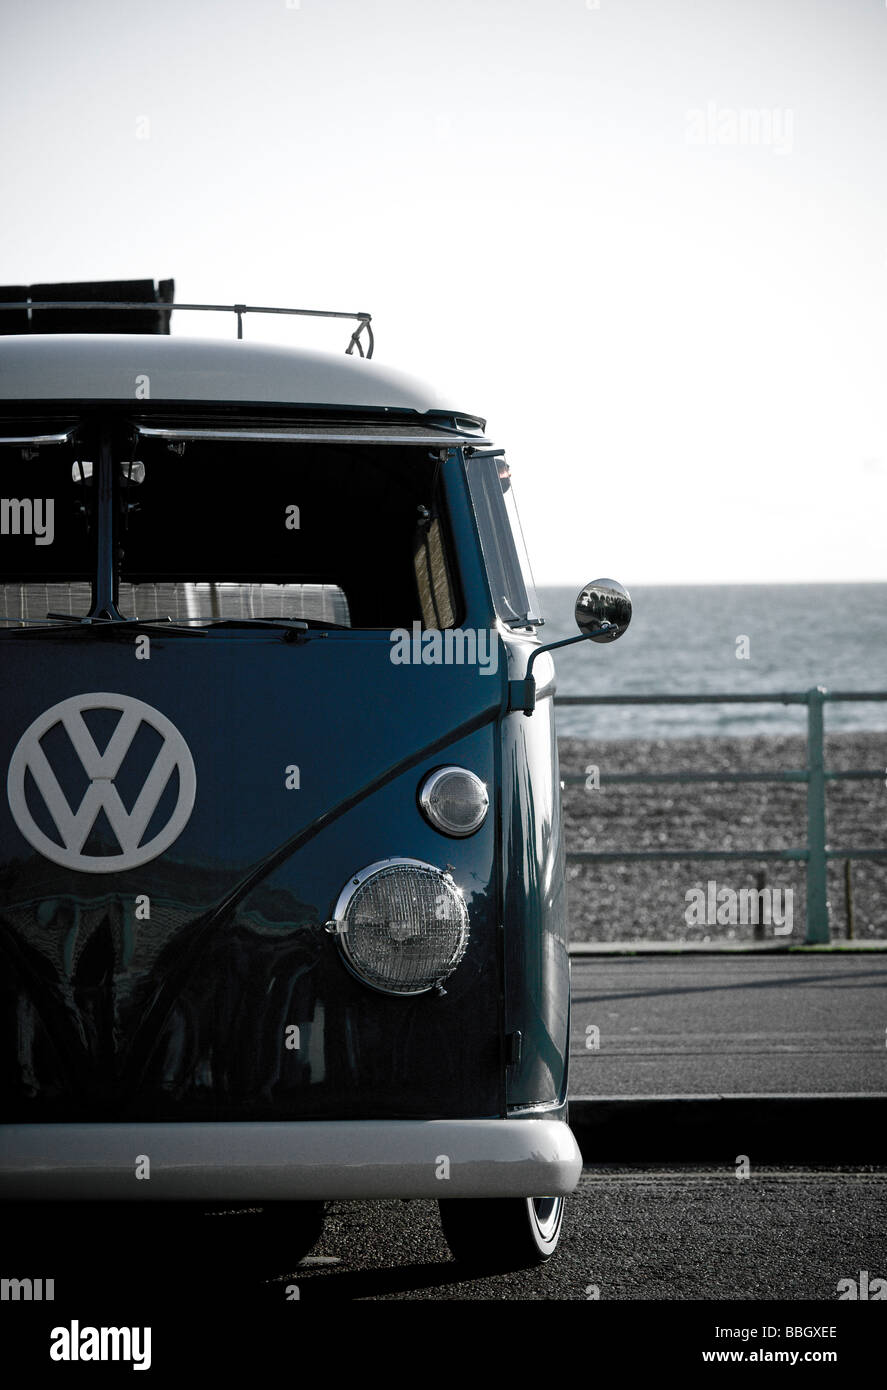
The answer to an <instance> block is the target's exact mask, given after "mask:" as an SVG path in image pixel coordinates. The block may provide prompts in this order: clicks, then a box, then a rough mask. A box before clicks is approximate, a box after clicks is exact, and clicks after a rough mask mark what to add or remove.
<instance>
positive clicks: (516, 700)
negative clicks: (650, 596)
mask: <svg viewBox="0 0 887 1390" xmlns="http://www.w3.org/2000/svg"><path fill="white" fill-rule="evenodd" d="M612 626H613V624H612V623H604V624H603V625H602V626H601V627H596V628H595V630H594V632H580V633H579V635H578V636H577V637H564V638H562V639H561V641H560V642H546V644H545V646H544V647H536V648H535V649H534V651H533V652H531V654H530V659H529V661H528V662H527V672H526V675H525V677H524V679H523V680H522V681H509V682H508V708H509V710H518V709H519V710H523V712H524V714H532V713H533V710H534V709H535V708H536V678H535V676H534V675H533V662H534V661H535V660H536V657H537V656H541V655H542V653H543V652H553V651H556V650H557V648H558V647H572V645H573V643H574V642H589V641H590V640H591V638H592V637H600V636H601V635H602V634H603V633H605V632H609V631H610V628H611V627H612Z"/></svg>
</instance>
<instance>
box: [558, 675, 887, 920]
mask: <svg viewBox="0 0 887 1390" xmlns="http://www.w3.org/2000/svg"><path fill="white" fill-rule="evenodd" d="M884 700H887V691H884V690H831V691H829V690H826V689H825V687H824V686H821V685H818V686H816V687H815V688H814V689H812V690H805V691H800V692H779V693H773V694H750V695H721V694H715V695H558V696H556V697H555V704H556V705H765V704H774V705H775V704H780V705H806V706H807V766H806V767H805V768H800V769H794V770H791V771H785V772H621V773H619V772H617V773H611V774H610V775H608V776H607V779H606V780H607V781H608V782H612V783H616V782H654V783H655V782H806V783H807V844H806V847H805V848H802V849H801V848H799V849H740V850H713V849H667V850H613V851H609V850H603V851H591V850H572V851H568V853H567V862H568V863H571V864H595V863H613V862H619V861H623V860H632V859H634V860H643V859H647V860H657V859H658V860H694V859H696V860H702V859H745V860H750V859H757V860H760V859H780V860H796V861H800V862H802V863H805V864H806V865H807V936H806V944H807V945H811V946H812V945H823V944H826V943H827V942H828V941H829V940H830V939H831V937H830V928H829V906H828V892H827V869H828V861H829V859H844V860H847V861H849V860H851V859H887V849H855V848H850V849H829V847H828V844H827V840H826V819H825V817H826V812H825V790H826V783H827V782H831V781H851V780H853V781H862V780H864V779H874V778H881V777H884V776H885V769H884V768H876V769H873V768H863V769H855V770H853V771H848V772H828V771H827V770H826V767H825V756H824V751H823V709H824V706H825V704H826V702H827V701H843V702H845V703H860V704H861V703H864V702H868V701H884ZM562 781H563V782H564V785H565V786H575V785H576V784H578V783H582V784H584V783H585V781H586V778H585V776H584V775H582V774H572V775H569V776H565V777H563V778H562Z"/></svg>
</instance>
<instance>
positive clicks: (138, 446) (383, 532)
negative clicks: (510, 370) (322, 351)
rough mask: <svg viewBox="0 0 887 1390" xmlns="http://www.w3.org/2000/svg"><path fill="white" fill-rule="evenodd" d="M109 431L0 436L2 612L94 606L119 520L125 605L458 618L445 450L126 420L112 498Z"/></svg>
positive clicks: (258, 616)
mask: <svg viewBox="0 0 887 1390" xmlns="http://www.w3.org/2000/svg"><path fill="white" fill-rule="evenodd" d="M4 433H5V434H7V435H11V434H12V433H13V432H12V431H11V430H3V431H0V436H2V434H4ZM99 433H100V431H97V432H96V434H95V435H91V433H90V430H89V429H83V430H81V431H80V432H79V433H78V434H77V436H76V439H75V440H74V441H73V442H72V443H70V444H66V445H64V446H61V447H60V446H58V445H55V446H52V447H49V446H41V447H39V448H26V447H20V446H18V445H16V446H13V445H11V444H10V445H6V446H5V447H0V466H2V467H3V470H4V471H3V491H4V493H5V494H8V496H6V497H4V499H3V500H2V511H0V522H2V537H0V619H2V620H3V625H4V626H9V625H12V624H18V625H22V624H28V623H32V622H40V621H45V620H46V619H47V615H55V616H56V617H62V616H65V615H67V616H70V617H75V618H76V617H83V616H85V615H87V614H88V613H89V612H90V605H91V602H92V598H93V592H94V590H93V572H94V569H95V567H96V565H97V564H101V549H102V547H101V544H100V539H99V537H100V533H101V532H102V530H103V528H105V529H107V527H109V526H110V527H112V528H113V534H114V543H113V548H110V547H107V548H106V549H107V554H108V556H109V557H110V558H109V560H108V564H109V565H113V585H114V588H115V590H116V604H117V608H118V610H119V613H120V614H121V615H122V616H123V617H126V618H136V617H138V618H139V619H143V620H146V621H147V620H151V619H165V618H170V619H172V620H173V622H175V623H187V624H194V625H199V624H201V623H208V622H218V621H225V620H231V621H243V620H247V621H249V620H265V621H267V620H269V619H272V620H273V619H281V620H288V621H293V620H307V621H309V622H311V623H312V624H314V623H319V624H323V625H325V626H333V627H359V628H384V629H386V630H388V631H390V630H391V629H393V628H396V627H409V626H410V625H411V624H412V623H413V622H414V621H418V622H420V623H421V624H422V625H423V626H425V627H450V626H455V625H456V623H457V622H458V620H459V617H460V612H461V604H460V600H459V597H458V592H457V588H456V583H455V574H456V570H455V565H454V563H453V559H452V551H451V545H450V541H449V531H448V525H447V519H446V514H445V509H444V506H443V503H442V497H441V488H440V479H439V475H440V468H441V464H440V453H439V451H437V450H435V451H431V450H428V449H427V448H420V447H415V448H414V447H410V446H401V445H397V446H394V447H391V446H385V445H361V444H355V445H351V444H341V445H340V444H326V443H323V444H316V443H309V444H303V443H289V442H277V441H274V442H267V441H251V440H249V439H247V440H237V441H230V440H212V439H198V440H181V441H175V440H173V441H169V440H167V439H157V438H141V437H139V438H137V442H136V443H135V445H133V443H132V432H131V430H129V431H127V432H126V433H125V434H124V433H123V432H122V431H120V430H117V431H116V433H115V436H114V439H113V442H112V444H111V446H110V448H109V449H108V450H107V457H108V458H109V459H110V460H111V463H110V470H111V473H112V480H111V486H110V493H109V495H110V497H111V500H110V502H109V503H108V506H107V508H106V510H105V511H104V512H103V511H102V510H101V506H100V503H99V493H100V491H101V488H100V486H99V482H100V468H99V464H98V463H97V460H98V458H99V455H100V453H101V444H100V440H99V438H98V434H99ZM101 476H104V474H102V475H101Z"/></svg>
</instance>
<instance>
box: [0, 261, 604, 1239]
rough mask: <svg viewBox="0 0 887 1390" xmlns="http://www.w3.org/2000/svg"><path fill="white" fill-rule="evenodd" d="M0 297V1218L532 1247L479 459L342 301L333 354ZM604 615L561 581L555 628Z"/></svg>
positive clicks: (549, 754) (557, 982) (484, 471)
mask: <svg viewBox="0 0 887 1390" xmlns="http://www.w3.org/2000/svg"><path fill="white" fill-rule="evenodd" d="M0 300H2V311H0V330H2V332H0V468H2V498H0V700H2V717H0V766H2V768H3V769H4V770H5V772H4V776H5V791H4V793H3V795H2V799H0V961H2V965H0V1037H2V1048H0V1092H2V1110H0V1121H2V1124H0V1198H2V1199H3V1200H5V1201H12V1202H31V1201H40V1202H43V1201H56V1202H62V1203H81V1202H102V1203H110V1202H127V1203H150V1204H155V1203H163V1204H167V1203H185V1202H188V1203H194V1204H204V1205H206V1204H216V1205H218V1204H222V1205H229V1206H231V1207H234V1208H237V1207H238V1206H245V1205H249V1206H253V1207H255V1206H259V1207H262V1208H264V1209H267V1210H268V1211H269V1212H271V1213H273V1216H274V1219H275V1220H277V1219H278V1218H280V1219H281V1220H282V1219H283V1218H284V1216H286V1219H287V1220H288V1221H289V1222H290V1226H289V1229H290V1231H291V1233H292V1241H293V1255H294V1256H298V1255H301V1254H304V1253H306V1251H307V1250H308V1249H309V1248H310V1246H311V1244H312V1243H313V1242H314V1241H315V1240H316V1238H317V1235H318V1233H319V1229H320V1221H321V1218H322V1213H323V1208H324V1203H326V1202H328V1201H330V1200H338V1199H367V1198H390V1197H395V1198H414V1197H419V1198H433V1199H436V1200H437V1201H438V1202H439V1204H440V1214H441V1221H442V1227H443V1232H444V1234H445V1237H446V1240H447V1242H448V1244H449V1246H450V1248H451V1249H452V1251H453V1253H454V1255H455V1256H456V1258H457V1259H460V1260H464V1261H468V1262H478V1261H491V1262H495V1263H499V1264H505V1265H508V1264H511V1265H515V1266H516V1265H520V1264H527V1263H532V1262H535V1261H541V1260H544V1259H546V1258H547V1257H548V1256H550V1255H551V1254H552V1252H553V1250H554V1248H555V1246H556V1244H557V1241H558V1236H559V1233H560V1229H561V1221H562V1217H563V1209H564V1199H565V1197H566V1196H567V1195H568V1194H569V1193H570V1192H571V1191H572V1189H573V1188H574V1187H575V1185H576V1183H577V1181H578V1178H579V1174H580V1168H581V1157H580V1153H579V1149H578V1147H577V1144H576V1142H575V1139H574V1137H573V1135H572V1134H571V1132H570V1129H569V1126H568V1121H567V1081H568V1055H569V1029H570V970H569V958H568V953H567V917H566V905H565V889H564V849H563V837H562V828H561V811H560V784H559V779H558V760H557V744H556V739H555V723H554V715H553V699H552V697H553V692H554V664H553V661H552V658H551V655H550V651H551V649H552V647H555V646H558V645H563V643H551V644H546V643H545V640H544V628H543V626H542V624H543V615H542V613H541V612H540V609H539V604H538V600H537V597H536V594H535V591H534V588H533V582H532V578H531V575H530V570H529V566H528V564H527V559H526V555H525V552H524V546H523V541H522V538H521V532H520V526H519V523H518V518H517V512H516V510H515V501H514V489H513V487H512V480H511V474H510V470H509V467H508V464H507V462H506V455H505V453H504V452H503V449H502V448H501V447H499V446H498V445H497V444H496V443H495V442H494V441H493V440H492V438H491V437H490V436H489V435H488V433H487V431H486V425H485V422H484V420H483V419H482V418H481V417H479V416H477V415H475V414H471V413H466V411H464V410H462V409H457V406H458V405H460V404H461V403H459V402H454V401H452V400H450V399H449V398H448V397H447V396H443V395H441V394H440V393H439V392H438V391H437V390H434V389H429V388H428V387H426V386H424V385H422V384H421V383H420V382H418V381H416V380H413V379H412V378H411V377H409V376H406V375H403V374H401V373H400V372H398V371H394V370H391V369H389V368H386V367H381V366H379V365H378V364H377V363H375V362H374V361H372V360H371V358H372V346H373V339H372V327H371V320H370V316H369V315H368V314H363V313H360V314H353V315H349V314H335V315H332V317H335V318H341V319H347V320H351V321H352V322H353V325H354V327H353V332H352V333H351V337H350V340H349V341H348V345H347V351H346V352H342V353H341V355H338V354H335V353H324V352H319V351H314V350H307V349H303V348H298V347H281V346H270V345H268V344H267V343H266V344H262V343H260V342H258V341H253V340H248V338H249V335H247V338H246V339H245V338H244V335H243V324H244V320H245V318H248V316H249V315H251V314H255V313H257V312H274V313H288V312H289V313H292V314H293V315H297V314H299V313H307V312H313V311H298V310H293V311H286V310H268V311H263V310H261V309H258V310H257V309H253V308H251V307H250V306H246V305H234V306H220V305H211V306H194V305H176V304H175V302H174V297H173V293H172V283H171V282H161V284H160V285H159V286H158V285H155V284H154V282H153V281H148V282H114V283H112V284H107V283H106V284H98V285H82V284H78V285H65V286H61V285H54V286H34V287H22V286H19V287H7V288H5V289H3V290H2V291H0ZM198 308H203V309H204V311H205V312H207V313H219V312H222V311H227V312H230V313H231V314H232V315H233V316H234V319H235V320H236V335H237V336H236V337H235V336H234V323H232V336H231V338H230V339H228V340H224V339H219V338H208V339H204V338H193V337H187V336H179V335H178V334H176V335H173V334H171V333H170V331H169V328H170V317H171V315H172V314H173V313H174V312H175V313H176V314H178V313H179V311H180V310H183V311H191V310H195V311H196V310H197V309H198ZM248 321H249V324H250V327H251V325H252V323H253V322H254V319H249V320H248ZM293 321H298V320H295V319H294V320H293ZM177 322H178V320H177ZM630 613H631V605H630V600H629V597H628V595H627V593H626V592H625V590H624V589H622V588H621V587H620V586H619V585H618V584H616V583H614V582H613V581H609V580H603V581H598V582H595V583H592V584H589V585H588V586H587V587H586V588H585V589H584V590H583V592H582V593H581V594H580V596H579V600H578V602H577V608H576V616H577V622H578V624H579V630H578V632H577V635H576V636H575V637H574V638H571V639H569V640H571V641H581V640H586V639H589V638H590V639H591V640H593V641H596V642H600V643H604V642H609V641H612V640H613V639H614V638H617V637H618V636H619V635H620V634H621V633H622V632H623V631H624V630H625V628H626V626H627V624H628V622H629V618H630Z"/></svg>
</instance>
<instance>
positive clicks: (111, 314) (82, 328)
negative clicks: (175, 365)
mask: <svg viewBox="0 0 887 1390" xmlns="http://www.w3.org/2000/svg"><path fill="white" fill-rule="evenodd" d="M122 283H124V284H125V283H126V282H122ZM131 283H133V282H131ZM141 283H144V284H150V285H151V288H152V289H153V288H154V287H153V282H150V281H148V282H140V284H141ZM172 283H173V282H172V281H161V287H160V294H159V295H157V294H156V291H155V296H156V297H155V298H153V299H151V300H146V299H142V300H130V299H123V300H120V299H113V298H108V299H70V298H60V299H51V298H47V299H44V298H39V299H38V298H30V297H28V291H27V290H26V289H24V290H23V294H22V297H21V298H19V297H16V298H12V299H10V298H7V296H9V295H10V294H11V293H15V292H16V289H17V287H13V288H10V287H7V288H3V287H0V314H3V313H8V312H12V313H15V314H17V315H18V316H19V319H18V322H14V326H13V327H12V328H11V329H10V328H7V327H6V325H5V324H4V322H3V320H2V318H0V336H3V335H5V334H9V333H46V332H50V333H59V332H65V331H71V332H87V333H88V332H93V333H96V332H100V333H111V332H132V331H136V332H138V331H145V329H140V328H139V327H137V328H136V329H135V330H132V329H129V328H128V327H127V328H123V327H121V326H120V325H118V324H116V322H115V323H114V326H113V327H112V326H110V323H111V322H112V321H114V320H116V316H117V314H118V311H122V312H123V313H124V314H126V313H139V314H141V315H142V321H143V323H144V324H145V325H146V327H147V331H148V332H153V333H168V332H169V317H170V314H171V313H172V311H173V309H181V310H183V311H186V312H200V313H210V314H236V315H237V337H238V339H241V338H242V337H243V317H244V315H245V314H290V315H297V316H301V317H304V318H320V319H354V320H356V322H357V328H355V330H354V332H353V333H352V334H351V337H350V339H349V340H348V346H347V347H346V349H345V351H346V353H347V354H349V355H350V354H351V353H353V352H354V349H355V348H357V351H358V354H359V355H360V356H361V357H366V358H370V357H372V355H373V347H374V346H375V340H374V338H373V330H372V327H371V319H372V315H370V314H366V313H362V312H360V311H357V312H355V313H349V312H345V311H342V310H337V309H282V308H275V307H272V306H270V305H260V304H177V303H173V302H172V299H171V298H170V299H166V298H165V297H162V296H163V294H164V290H165V289H166V287H167V286H169V287H170V289H171V287H172ZM34 288H35V289H36V288H38V287H37V286H34ZM39 288H40V289H44V288H45V289H56V288H58V289H68V290H73V289H75V288H80V286H76V287H75V286H74V285H65V286H40V287H39ZM97 288H98V286H97ZM56 310H59V311H61V312H62V313H65V312H77V311H80V312H81V313H83V311H84V310H85V311H87V312H86V314H85V315H84V322H83V323H82V324H78V325H77V326H76V327H75V328H73V329H67V327H66V328H64V329H63V328H60V327H59V326H58V322H59V320H58V319H57V318H56ZM89 315H95V316H99V315H100V316H101V317H100V318H99V319H98V322H97V321H96V317H93V318H92V321H91V322H90V323H89V326H87V324H86V319H87V317H88V316H89ZM148 316H150V317H148ZM364 333H365V334H366V351H364V343H363V342H362V341H361V339H362V337H363V335H364Z"/></svg>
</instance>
